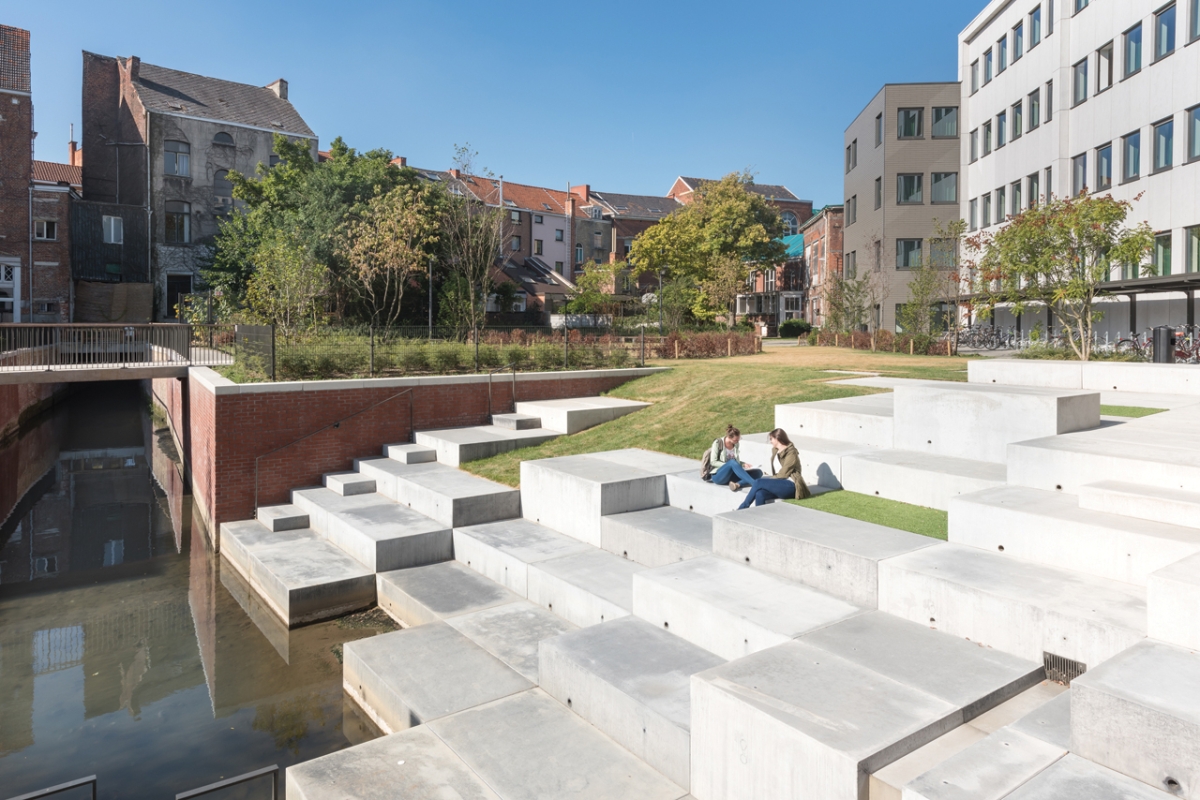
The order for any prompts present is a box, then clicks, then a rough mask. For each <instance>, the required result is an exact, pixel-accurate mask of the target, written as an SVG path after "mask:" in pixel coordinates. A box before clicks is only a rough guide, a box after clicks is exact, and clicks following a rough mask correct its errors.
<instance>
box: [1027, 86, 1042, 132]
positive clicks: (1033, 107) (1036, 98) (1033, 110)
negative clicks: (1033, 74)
mask: <svg viewBox="0 0 1200 800" xmlns="http://www.w3.org/2000/svg"><path fill="white" fill-rule="evenodd" d="M1041 116H1042V93H1041V92H1039V91H1037V90H1036V89H1035V90H1034V91H1032V92H1030V93H1029V130H1033V129H1034V128H1036V127H1037V126H1038V125H1041V124H1042V120H1041Z"/></svg>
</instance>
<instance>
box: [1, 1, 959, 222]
mask: <svg viewBox="0 0 1200 800" xmlns="http://www.w3.org/2000/svg"><path fill="white" fill-rule="evenodd" d="M982 6H983V0H979V1H978V2H962V1H961V0H958V1H957V2H956V1H955V0H922V2H918V3H914V2H894V1H893V2H882V1H880V0H841V2H837V1H836V0H835V2H782V1H773V2H714V1H713V0H691V2H677V1H676V0H642V1H641V2H626V1H625V0H591V2H578V0H575V1H574V2H572V1H570V0H562V1H560V2H557V3H546V2H539V1H538V0H524V1H523V2H503V1H502V0H487V2H454V1H453V0H441V1H439V2H432V1H426V2H410V1H409V0H392V2H355V1H354V0H344V1H343V2H341V3H330V2H322V3H315V2H308V1H307V0H294V2H290V3H268V2H256V1H255V0H242V2H230V1H229V0H204V2H202V3H162V2H154V3H151V2H141V0H123V2H121V3H119V4H118V5H116V6H113V5H112V4H104V3H99V2H94V0H93V1H92V2H61V1H56V0H37V1H36V2H32V1H31V0H0V22H2V23H4V24H8V25H16V26H18V27H22V28H27V29H29V30H30V31H31V32H32V46H33V90H34V105H35V115H36V116H35V122H36V126H37V130H38V139H37V146H36V151H37V157H38V158H41V159H47V160H54V161H65V160H66V152H67V144H66V143H67V140H68V134H69V130H68V126H69V125H70V123H72V122H74V123H76V127H77V131H76V135H77V137H78V124H79V119H80V73H81V59H80V51H81V50H90V51H93V52H97V53H103V54H105V55H125V56H127V55H137V56H139V57H141V58H142V60H143V61H147V62H150V63H153V64H159V65H162V66H167V67H172V68H175V69H181V70H185V71H188V72H197V73H201V74H205V75H211V76H214V77H220V78H224V79H227V80H233V81H239V82H242V83H253V84H258V85H266V84H267V83H270V82H271V81H273V80H275V79H276V78H279V77H284V78H286V79H287V80H288V82H289V84H290V96H291V100H292V102H293V104H294V105H295V106H296V108H297V109H298V110H299V112H300V113H301V115H303V116H304V118H305V119H306V120H307V121H308V123H309V125H310V126H311V127H312V128H313V130H315V131H316V132H317V133H318V134H319V135H320V137H321V143H322V147H324V146H325V145H326V144H327V143H328V142H329V140H331V139H332V138H333V137H335V136H338V135H341V136H342V137H343V138H344V139H345V140H346V141H347V142H348V143H349V144H350V145H351V146H352V147H357V148H359V149H370V148H372V147H386V148H388V149H390V150H392V151H393V152H395V153H396V154H397V155H403V156H407V157H408V159H409V163H410V164H413V165H416V166H422V167H437V168H445V167H447V166H449V164H450V161H451V159H452V157H453V153H454V145H455V144H456V143H460V144H461V143H470V145H471V147H472V149H473V150H476V151H478V153H479V160H478V163H480V164H481V165H484V166H486V167H487V168H489V169H490V170H491V171H492V172H494V173H497V174H502V175H504V176H505V178H507V179H509V180H512V181H517V182H520V183H531V184H536V185H543V186H550V187H553V188H560V187H565V186H566V185H567V183H568V182H570V183H572V184H579V183H590V184H591V185H592V187H593V188H595V189H599V190H607V191H612V192H627V193H635V194H636V193H645V194H660V195H661V194H664V193H665V192H666V191H667V189H668V188H669V187H670V185H671V182H672V180H673V179H674V178H675V176H676V175H680V174H684V175H694V176H698V177H720V176H721V175H723V174H725V173H727V172H730V171H733V170H738V169H742V168H750V169H751V170H752V171H753V172H755V173H756V174H757V179H758V180H759V181H760V182H762V183H781V184H784V185H786V186H788V187H789V188H790V189H791V190H792V191H793V192H795V193H796V194H798V195H799V196H801V197H803V198H806V199H811V200H814V201H815V202H816V203H817V204H818V205H821V204H825V203H836V202H841V200H842V170H841V148H842V132H843V131H844V130H845V128H846V126H847V125H848V124H849V123H850V121H851V120H852V119H853V118H854V116H855V115H856V114H857V113H858V112H859V110H861V109H862V107H863V106H864V105H866V103H867V101H868V100H870V98H871V97H872V96H873V95H874V93H875V92H876V91H877V90H878V89H879V87H880V86H881V85H882V84H883V83H885V82H906V81H937V80H954V79H955V77H956V74H955V46H956V38H955V37H956V36H957V34H958V31H959V30H960V29H961V28H962V27H964V26H965V25H966V24H967V23H968V22H969V21H970V20H971V18H973V17H974V15H975V14H976V13H977V12H978V11H979V9H980V8H982Z"/></svg>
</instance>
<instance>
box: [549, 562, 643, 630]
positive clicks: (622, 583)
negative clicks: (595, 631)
mask: <svg viewBox="0 0 1200 800" xmlns="http://www.w3.org/2000/svg"><path fill="white" fill-rule="evenodd" d="M645 569H646V568H645V567H643V566H641V565H640V564H635V563H634V562H632V561H629V560H628V559H625V558H621V557H620V556H615V555H613V554H612V553H606V552H604V551H603V550H596V549H593V548H589V549H588V550H585V551H584V552H582V553H575V554H574V555H567V556H559V557H558V558H550V559H546V560H545V561H538V562H535V563H533V564H530V565H529V576H528V581H529V601H530V602H532V603H537V604H538V605H540V606H542V607H544V608H547V609H549V610H550V611H553V612H554V613H555V614H558V615H559V616H560V617H562V618H563V619H565V620H567V621H568V622H571V623H573V624H575V625H579V626H580V627H583V626H586V625H596V624H598V623H601V622H605V621H606V620H613V619H618V618H620V617H624V616H628V615H629V614H630V612H631V611H632V610H633V576H634V575H636V574H637V573H639V572H641V571H643V570H645Z"/></svg>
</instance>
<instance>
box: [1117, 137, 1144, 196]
mask: <svg viewBox="0 0 1200 800" xmlns="http://www.w3.org/2000/svg"><path fill="white" fill-rule="evenodd" d="M1130 144H1133V145H1135V147H1134V153H1135V154H1136V156H1137V165H1136V169H1135V170H1134V171H1133V172H1130V171H1129V150H1130V148H1129V146H1130ZM1141 177H1142V129H1141V128H1138V129H1137V130H1136V131H1130V132H1129V133H1127V134H1125V135H1124V136H1122V137H1121V183H1122V184H1126V183H1133V182H1134V181H1136V180H1138V179H1139V178H1141Z"/></svg>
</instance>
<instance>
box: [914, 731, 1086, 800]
mask: <svg viewBox="0 0 1200 800" xmlns="http://www.w3.org/2000/svg"><path fill="white" fill-rule="evenodd" d="M1066 754H1067V750H1066V748H1065V747H1056V746H1055V745H1052V744H1050V743H1048V742H1044V741H1042V740H1041V739H1036V738H1034V737H1032V736H1029V735H1026V734H1024V733H1021V732H1019V731H1016V730H1013V729H1011V728H1005V729H1004V730H1001V731H997V732H996V733H993V734H991V735H989V736H987V737H985V738H984V739H983V740H981V741H979V742H976V743H975V744H974V745H972V746H971V747H968V748H966V749H965V750H963V751H961V752H959V753H956V754H955V755H953V756H951V757H950V758H948V759H946V760H945V761H944V762H942V763H941V764H939V765H938V766H936V767H934V768H933V769H931V770H929V771H928V772H925V773H923V774H922V775H920V776H919V777H917V778H916V779H915V780H913V781H911V782H909V783H908V784H907V785H906V786H905V787H904V794H903V797H904V800H956V799H957V798H962V797H973V798H979V800H1000V799H1001V798H1003V797H1007V796H1008V795H1009V794H1010V793H1011V792H1013V791H1015V790H1016V789H1018V788H1020V787H1021V786H1022V785H1024V784H1025V783H1027V782H1028V781H1029V780H1030V778H1032V777H1034V776H1035V775H1037V774H1038V773H1040V772H1042V771H1043V770H1045V769H1046V768H1047V767H1049V766H1050V765H1051V764H1053V763H1054V762H1056V761H1058V760H1059V759H1060V758H1062V757H1063V756H1065V755H1066Z"/></svg>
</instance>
